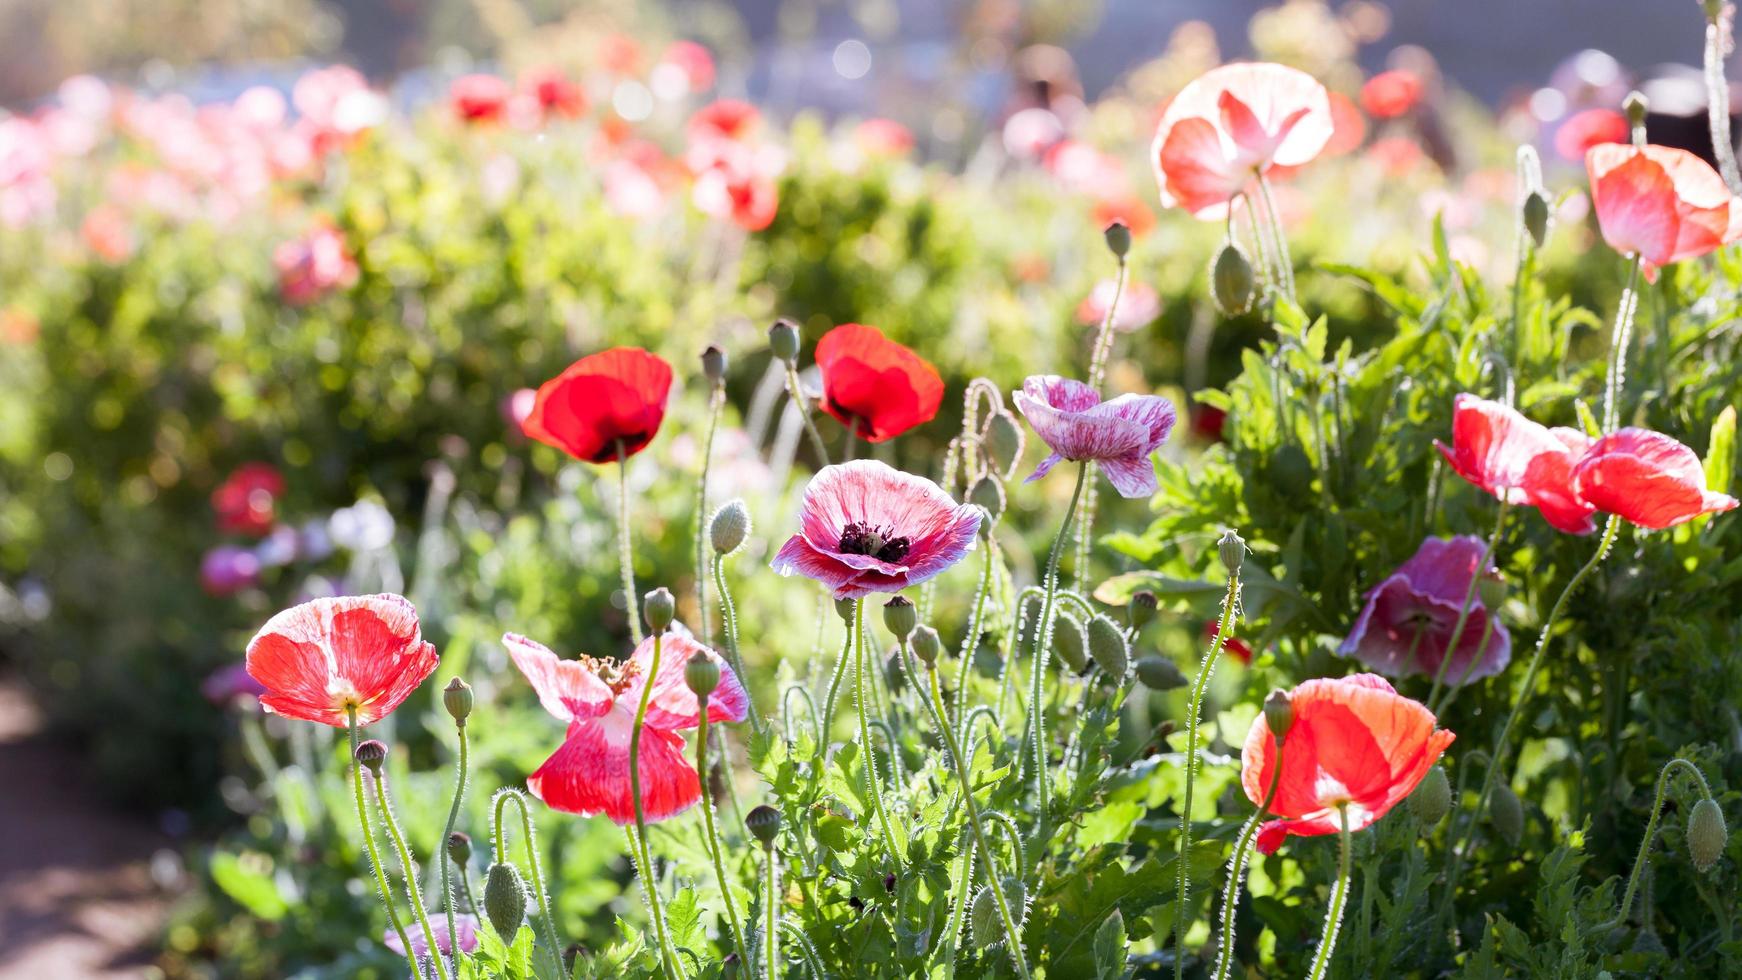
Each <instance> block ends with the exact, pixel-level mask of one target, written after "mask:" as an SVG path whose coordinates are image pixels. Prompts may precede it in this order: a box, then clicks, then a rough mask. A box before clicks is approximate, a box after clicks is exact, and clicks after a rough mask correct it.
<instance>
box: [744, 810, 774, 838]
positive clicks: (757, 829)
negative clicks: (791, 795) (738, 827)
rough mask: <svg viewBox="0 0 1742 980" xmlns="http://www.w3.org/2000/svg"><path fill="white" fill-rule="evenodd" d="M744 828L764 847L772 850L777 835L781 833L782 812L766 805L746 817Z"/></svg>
mask: <svg viewBox="0 0 1742 980" xmlns="http://www.w3.org/2000/svg"><path fill="white" fill-rule="evenodd" d="M744 826H745V827H746V828H747V829H749V831H750V836H752V837H754V838H756V839H757V840H759V841H761V842H762V846H763V847H768V848H772V847H773V846H774V837H775V835H776V834H779V833H780V811H779V810H776V809H775V808H773V807H771V806H769V805H767V804H766V803H765V804H763V805H762V806H759V807H757V808H756V809H754V810H751V811H750V812H749V813H748V814H747V815H745V817H744Z"/></svg>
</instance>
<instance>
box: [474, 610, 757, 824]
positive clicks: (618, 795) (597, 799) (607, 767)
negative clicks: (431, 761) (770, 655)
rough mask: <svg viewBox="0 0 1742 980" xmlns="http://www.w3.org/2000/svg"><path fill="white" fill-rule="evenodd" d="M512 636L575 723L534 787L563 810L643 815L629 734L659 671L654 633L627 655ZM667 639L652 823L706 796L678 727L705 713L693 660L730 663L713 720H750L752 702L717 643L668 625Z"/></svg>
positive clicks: (651, 724) (651, 729) (657, 710)
mask: <svg viewBox="0 0 1742 980" xmlns="http://www.w3.org/2000/svg"><path fill="white" fill-rule="evenodd" d="M502 643H503V645H504V646H506V647H507V648H508V655H509V656H510V657H511V658H513V660H514V666H516V667H519V668H520V672H521V673H522V674H525V675H526V679H527V681H529V682H531V684H532V689H533V690H534V691H537V692H538V701H539V703H540V704H542V705H544V710H546V711H548V712H550V713H551V714H552V715H553V716H555V717H556V718H557V719H558V720H559V721H566V722H568V725H569V728H568V734H567V735H566V736H564V738H563V744H562V747H561V748H559V749H557V750H556V753H555V754H554V755H552V756H551V757H550V758H549V759H546V760H545V762H544V764H543V765H541V766H539V767H538V771H536V772H534V773H533V774H532V775H531V776H528V777H527V779H526V788H527V789H528V790H530V791H531V792H532V795H533V796H536V797H538V798H539V799H541V800H543V801H544V803H545V805H546V806H549V807H550V808H551V809H553V810H561V811H563V812H564V813H578V814H581V815H582V816H593V815H594V814H599V813H603V814H604V815H605V816H607V817H609V818H610V819H611V820H613V821H614V822H616V823H618V824H628V823H633V822H634V821H635V798H634V796H633V795H632V794H631V792H630V779H629V736H630V733H631V732H632V731H634V728H635V713H636V709H637V708H639V707H640V705H641V692H642V690H643V689H644V688H645V687H646V686H647V684H648V683H649V680H650V678H649V677H648V673H649V668H650V667H651V666H652V664H653V637H651V636H650V637H648V638H647V639H645V640H642V641H641V644H640V645H639V646H637V647H636V648H635V652H634V654H632V655H631V656H630V658H629V659H628V660H627V661H614V660H599V659H595V658H593V657H581V658H579V659H577V660H562V659H559V658H558V657H557V655H556V654H554V653H552V652H551V651H550V650H549V649H548V648H546V647H545V646H544V645H543V644H541V643H536V642H534V641H532V640H529V639H527V638H526V637H524V636H520V635H517V634H514V633H509V634H507V635H506V636H504V637H502ZM660 644H661V650H660V658H659V676H657V677H653V678H651V682H652V684H653V693H652V695H651V696H650V698H649V700H648V702H647V716H646V718H645V719H644V720H643V723H642V726H641V808H642V812H643V814H644V815H645V816H646V818H647V820H648V822H650V823H652V822H656V821H660V820H665V819H667V818H669V817H674V816H676V815H678V814H679V813H682V812H683V811H684V810H686V809H688V808H689V807H690V806H692V805H693V804H694V803H695V802H696V801H697V800H699V799H701V798H702V792H701V781H700V779H699V778H698V777H697V776H696V770H695V769H694V768H693V767H692V766H691V765H690V763H689V760H688V759H687V758H686V757H685V755H684V744H683V736H681V735H679V734H678V732H680V731H682V730H684V729H686V728H694V727H696V725H697V724H698V723H699V722H700V721H701V715H700V713H699V712H698V711H697V705H696V696H695V694H694V693H693V692H691V691H690V689H689V685H688V684H686V683H685V682H684V665H685V664H687V663H689V661H690V658H691V657H695V656H698V655H699V656H705V657H707V658H708V659H709V660H712V661H713V662H714V663H716V664H718V665H719V667H720V686H719V687H717V688H715V689H714V693H713V694H712V695H710V696H709V697H708V719H709V721H716V722H717V721H743V720H744V718H745V712H746V710H747V708H748V706H749V698H748V696H747V695H746V694H745V693H744V686H743V684H741V683H740V682H739V680H738V676H737V675H736V674H734V673H732V668H731V667H730V666H728V665H727V664H726V662H725V661H723V660H721V659H720V656H719V655H718V654H716V653H715V652H714V651H712V650H709V649H708V648H707V647H704V646H702V645H701V644H699V643H697V642H696V641H695V640H694V639H692V638H690V637H689V636H688V635H687V634H686V633H682V632H667V633H666V634H665V635H664V636H663V637H661V638H660Z"/></svg>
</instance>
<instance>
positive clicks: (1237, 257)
mask: <svg viewBox="0 0 1742 980" xmlns="http://www.w3.org/2000/svg"><path fill="white" fill-rule="evenodd" d="M1252 292H1253V289H1252V263H1251V262H1249V261H1247V259H1246V253H1245V251H1243V250H1242V249H1241V248H1240V246H1239V245H1236V244H1235V243H1234V242H1232V241H1230V242H1226V243H1224V244H1223V245H1222V250H1221V251H1220V252H1217V253H1216V258H1215V261H1214V262H1212V263H1211V265H1210V298H1211V299H1213V300H1215V302H1216V308H1217V309H1219V310H1221V311H1222V314H1223V315H1224V316H1239V315H1241V314H1242V313H1245V312H1246V311H1247V310H1250V309H1251V308H1252Z"/></svg>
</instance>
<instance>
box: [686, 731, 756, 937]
mask: <svg viewBox="0 0 1742 980" xmlns="http://www.w3.org/2000/svg"><path fill="white" fill-rule="evenodd" d="M696 712H697V714H698V715H699V719H698V721H697V724H696V773H697V777H698V778H699V779H700V780H701V786H702V825H703V828H704V829H705V830H706V831H707V835H708V856H709V857H711V858H713V860H714V877H715V879H717V880H718V881H719V882H720V900H721V901H722V902H724V903H725V904H726V921H727V923H729V924H730V925H731V927H732V945H733V946H734V948H736V950H737V952H738V961H739V962H740V963H748V962H750V947H749V946H748V945H746V944H745V942H744V925H743V922H742V921H741V920H740V919H739V918H738V903H737V902H736V901H735V900H733V898H732V889H731V888H730V887H729V886H728V885H727V878H726V858H725V851H724V849H723V848H721V846H720V833H719V831H718V830H717V829H715V827H714V801H713V800H712V799H711V798H710V797H709V794H708V699H707V698H700V697H698V698H696Z"/></svg>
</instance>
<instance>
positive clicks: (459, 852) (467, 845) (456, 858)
mask: <svg viewBox="0 0 1742 980" xmlns="http://www.w3.org/2000/svg"><path fill="white" fill-rule="evenodd" d="M448 859H449V860H450V861H453V862H454V863H455V864H457V865H459V866H460V867H462V868H463V867H465V866H466V865H468V864H470V863H471V861H472V837H471V835H470V834H467V833H464V832H463V831H458V830H456V831H454V832H453V833H451V834H449V835H448Z"/></svg>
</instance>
